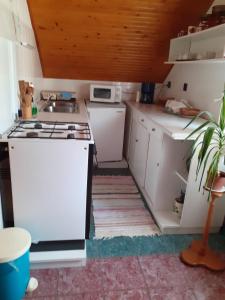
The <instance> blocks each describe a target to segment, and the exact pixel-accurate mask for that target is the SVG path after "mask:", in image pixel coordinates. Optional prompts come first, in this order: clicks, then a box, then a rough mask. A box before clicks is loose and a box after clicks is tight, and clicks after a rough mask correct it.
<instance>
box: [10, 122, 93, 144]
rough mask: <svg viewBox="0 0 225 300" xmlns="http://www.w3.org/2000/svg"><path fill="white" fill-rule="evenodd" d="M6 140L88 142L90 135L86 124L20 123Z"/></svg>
mask: <svg viewBox="0 0 225 300" xmlns="http://www.w3.org/2000/svg"><path fill="white" fill-rule="evenodd" d="M8 138H23V139H31V138H35V139H37V138H38V139H75V140H90V139H91V133H90V128H89V125H88V123H78V122H77V123H75V122H43V121H21V122H19V123H18V124H17V125H16V126H15V127H13V129H12V130H11V131H10V133H9V135H8Z"/></svg>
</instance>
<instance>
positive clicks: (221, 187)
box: [207, 171, 225, 192]
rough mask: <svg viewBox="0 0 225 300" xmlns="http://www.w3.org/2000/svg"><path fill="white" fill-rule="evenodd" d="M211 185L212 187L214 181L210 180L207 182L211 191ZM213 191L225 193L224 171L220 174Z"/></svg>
mask: <svg viewBox="0 0 225 300" xmlns="http://www.w3.org/2000/svg"><path fill="white" fill-rule="evenodd" d="M211 185H212V180H211V179H209V180H208V182H207V186H208V189H210V187H211ZM212 190H213V191H218V192H225V172H222V171H220V172H218V174H217V176H216V178H215V180H214V183H213V186H212Z"/></svg>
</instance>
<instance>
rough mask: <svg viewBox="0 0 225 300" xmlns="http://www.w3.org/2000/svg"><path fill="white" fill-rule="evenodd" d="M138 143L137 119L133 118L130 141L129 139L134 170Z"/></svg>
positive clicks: (131, 162)
mask: <svg viewBox="0 0 225 300" xmlns="http://www.w3.org/2000/svg"><path fill="white" fill-rule="evenodd" d="M136 143H137V121H136V120H135V119H132V123H131V133H130V141H129V154H128V155H129V160H128V162H129V165H130V167H131V169H132V171H134V168H135V148H136Z"/></svg>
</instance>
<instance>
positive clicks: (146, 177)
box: [127, 102, 225, 234]
mask: <svg viewBox="0 0 225 300" xmlns="http://www.w3.org/2000/svg"><path fill="white" fill-rule="evenodd" d="M127 105H128V106H129V108H130V109H131V110H132V120H131V124H132V125H131V132H130V136H129V140H130V142H129V160H128V163H129V166H130V170H131V172H132V174H133V176H134V178H135V179H136V181H137V184H138V186H139V188H140V190H141V192H142V194H143V196H144V197H145V200H146V202H147V204H148V206H149V208H150V210H151V212H152V214H153V216H154V218H155V220H156V222H157V224H158V225H159V227H160V229H161V231H162V232H163V233H168V234H194V233H202V231H203V227H204V224H205V220H206V216H207V211H208V201H207V197H208V193H207V192H204V193H203V190H202V189H201V191H200V192H199V190H198V188H199V181H198V180H199V179H198V180H197V181H196V163H197V154H196V158H193V160H192V163H191V165H190V166H189V170H187V166H186V160H187V158H188V155H189V153H190V148H191V145H192V141H189V140H185V137H186V135H185V136H184V135H183V128H184V125H183V123H182V122H183V120H184V119H183V118H179V119H177V118H178V117H174V118H175V120H176V121H177V122H181V123H182V126H183V127H182V128H181V130H182V131H181V130H180V131H179V134H177V133H176V131H175V130H178V129H177V128H178V126H177V124H173V123H172V121H173V120H171V116H169V117H168V118H169V124H170V126H171V128H172V129H171V131H172V130H174V131H175V133H174V132H170V131H169V130H168V127H165V125H164V124H165V123H166V122H168V120H167V119H166V114H165V113H163V112H162V113H161V114H160V113H159V111H158V110H157V111H156V114H154V113H152V114H151V116H152V118H151V117H149V118H148V115H147V113H146V110H147V109H148V107H150V108H149V111H150V113H151V105H150V106H144V107H145V109H143V111H139V110H138V109H137V108H136V106H138V107H140V106H139V105H140V104H133V103H128V102H127ZM146 107H147V108H146ZM155 119H157V121H158V122H157V123H156V122H154V121H153V120H155ZM187 121H188V120H186V122H187ZM160 122H161V123H160ZM181 133H182V134H181ZM187 135H188V134H187ZM174 136H175V137H174ZM183 136H184V137H183ZM203 182H204V178H203ZM181 191H182V192H184V193H185V197H184V204H183V209H182V213H181V216H178V214H177V213H176V212H175V211H174V203H175V199H176V198H178V197H179V196H180V195H181ZM224 216H225V199H220V200H219V201H216V202H215V210H214V216H213V220H212V226H211V229H210V231H211V232H218V231H219V229H220V227H221V226H222V224H223V220H224Z"/></svg>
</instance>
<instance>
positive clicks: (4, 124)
mask: <svg viewBox="0 0 225 300" xmlns="http://www.w3.org/2000/svg"><path fill="white" fill-rule="evenodd" d="M21 42H23V43H28V44H30V45H32V46H33V48H32V49H28V48H26V47H24V46H21V44H20V43H21ZM41 76H42V70H41V64H40V60H39V55H38V51H37V47H36V42H35V38H34V33H33V29H32V25H31V21H30V16H29V11H28V7H27V2H26V0H0V133H2V132H3V131H5V130H6V129H7V128H8V127H10V126H11V125H12V122H13V120H14V118H15V113H16V112H17V109H18V106H19V101H18V93H19V88H18V80H20V79H24V80H27V81H32V82H33V81H35V78H40V77H41Z"/></svg>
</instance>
